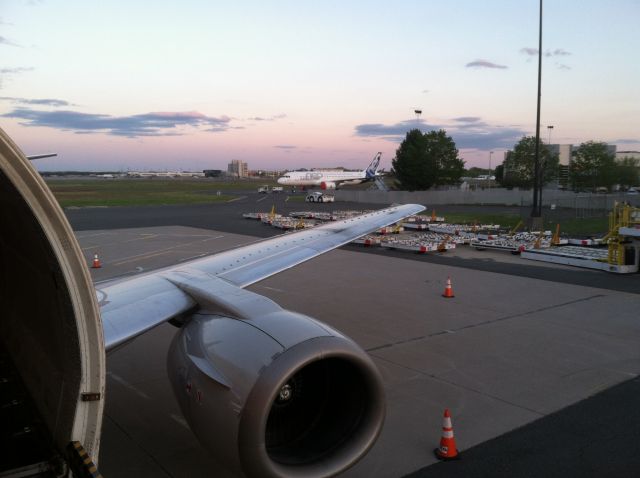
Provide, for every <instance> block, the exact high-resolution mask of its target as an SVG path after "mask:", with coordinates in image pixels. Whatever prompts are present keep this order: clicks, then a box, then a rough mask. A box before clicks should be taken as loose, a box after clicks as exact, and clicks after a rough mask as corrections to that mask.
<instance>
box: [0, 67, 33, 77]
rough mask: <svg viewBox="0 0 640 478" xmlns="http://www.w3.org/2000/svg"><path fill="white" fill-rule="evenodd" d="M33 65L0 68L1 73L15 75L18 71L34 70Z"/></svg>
mask: <svg viewBox="0 0 640 478" xmlns="http://www.w3.org/2000/svg"><path fill="white" fill-rule="evenodd" d="M33 70H34V68H33V67H32V66H18V67H16V68H0V73H2V74H3V75H15V74H16V73H24V72H26V71H33Z"/></svg>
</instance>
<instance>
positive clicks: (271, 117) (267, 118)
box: [247, 113, 287, 121]
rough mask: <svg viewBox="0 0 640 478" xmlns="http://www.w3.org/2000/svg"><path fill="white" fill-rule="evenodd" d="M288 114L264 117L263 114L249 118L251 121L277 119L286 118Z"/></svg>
mask: <svg viewBox="0 0 640 478" xmlns="http://www.w3.org/2000/svg"><path fill="white" fill-rule="evenodd" d="M286 117H287V115H286V114H284V113H281V114H279V115H273V116H268V117H266V118H265V117H262V116H254V117H252V118H247V119H248V120H250V121H276V120H279V119H282V118H286Z"/></svg>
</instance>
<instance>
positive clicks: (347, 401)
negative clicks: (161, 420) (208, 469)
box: [167, 310, 385, 478]
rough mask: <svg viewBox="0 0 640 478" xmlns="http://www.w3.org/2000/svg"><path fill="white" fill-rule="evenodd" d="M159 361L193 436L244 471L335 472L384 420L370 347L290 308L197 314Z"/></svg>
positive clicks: (313, 474) (311, 474)
mask: <svg viewBox="0 0 640 478" xmlns="http://www.w3.org/2000/svg"><path fill="white" fill-rule="evenodd" d="M167 366H168V371H169V377H170V380H171V383H172V385H173V390H174V393H175V396H176V398H177V400H178V403H179V404H180V407H181V409H182V412H183V414H184V416H185V418H186V420H187V422H188V423H189V425H190V427H191V429H192V430H193V432H194V433H195V434H196V436H197V437H198V439H199V440H200V442H201V444H202V445H203V446H204V447H205V448H206V449H207V450H208V451H210V452H211V453H212V454H213V455H214V456H215V457H217V458H218V459H219V460H220V461H221V462H223V463H225V464H226V465H227V466H229V468H231V469H233V470H236V471H241V472H242V473H244V474H245V475H246V476H248V477H261V478H266V477H288V478H295V477H320V476H333V475H335V474H337V473H339V472H341V471H343V470H345V469H347V468H349V467H350V466H351V465H353V464H354V463H355V462H356V461H357V460H358V459H359V458H361V457H362V456H363V455H364V454H365V453H366V452H367V450H368V449H369V448H370V447H371V446H372V445H373V443H374V442H375V440H376V438H377V436H378V434H379V433H380V430H381V427H382V423H383V421H384V415H385V404H384V389H383V386H382V381H381V378H380V375H379V373H378V371H377V369H376V367H375V365H374V364H373V362H372V361H371V359H370V358H369V357H368V355H367V354H366V353H365V352H364V351H363V350H362V349H360V348H359V347H358V346H357V345H356V344H355V343H354V342H353V341H351V340H350V339H348V338H346V337H345V336H343V335H341V334H340V333H338V332H337V331H335V330H333V329H331V328H330V327H328V326H326V325H324V324H321V323H320V322H318V321H316V320H314V319H312V318H310V317H307V316H304V315H301V314H296V313H294V312H290V311H285V310H281V311H280V312H278V313H276V314H269V316H268V317H265V320H246V319H236V318H230V317H225V316H221V315H208V314H196V315H194V316H193V317H192V318H191V319H190V320H189V321H188V322H187V324H186V325H185V326H184V327H183V328H182V329H181V330H180V332H179V333H178V334H177V335H176V337H175V338H174V341H173V343H172V345H171V349H170V351H169V355H168V362H167Z"/></svg>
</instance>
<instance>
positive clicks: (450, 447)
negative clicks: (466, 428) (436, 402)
mask: <svg viewBox="0 0 640 478" xmlns="http://www.w3.org/2000/svg"><path fill="white" fill-rule="evenodd" d="M433 452H434V453H435V454H436V458H438V459H439V460H456V459H458V449H457V448H456V440H455V438H454V437H453V426H452V425H451V414H450V413H449V409H448V408H447V409H445V411H444V418H443V419H442V438H440V446H439V447H438V448H436V449H435V450H433Z"/></svg>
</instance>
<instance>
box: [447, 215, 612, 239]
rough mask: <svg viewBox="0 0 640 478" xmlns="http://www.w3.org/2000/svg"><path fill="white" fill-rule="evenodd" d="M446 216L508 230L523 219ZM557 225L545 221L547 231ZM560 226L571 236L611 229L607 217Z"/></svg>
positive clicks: (566, 221)
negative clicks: (499, 226)
mask: <svg viewBox="0 0 640 478" xmlns="http://www.w3.org/2000/svg"><path fill="white" fill-rule="evenodd" d="M444 216H445V219H446V221H447V222H448V223H453V224H474V223H476V224H500V225H501V226H502V227H506V228H513V227H515V226H516V225H517V224H518V222H520V220H521V219H522V218H521V217H520V215H519V214H475V213H473V214H471V213H469V214H465V213H447V214H445V215H444ZM525 222H526V221H525ZM557 224H558V222H554V221H551V220H548V219H547V220H545V221H544V226H545V229H546V230H551V231H555V230H556V225H557ZM559 224H560V233H561V234H568V235H571V236H603V235H605V234H606V233H607V232H608V229H609V219H608V218H606V217H596V218H586V219H580V218H568V219H562V220H561V221H560V222H559ZM520 230H522V227H520Z"/></svg>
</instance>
